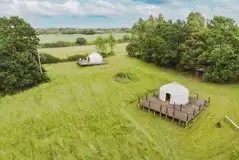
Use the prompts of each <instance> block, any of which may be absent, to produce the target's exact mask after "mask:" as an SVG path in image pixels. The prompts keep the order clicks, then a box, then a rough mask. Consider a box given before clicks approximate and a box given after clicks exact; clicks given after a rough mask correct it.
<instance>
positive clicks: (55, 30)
mask: <svg viewBox="0 0 239 160" xmlns="http://www.w3.org/2000/svg"><path fill="white" fill-rule="evenodd" d="M129 32H130V29H129V28H96V29H91V28H36V34H37V35H43V34H86V35H93V34H104V33H129Z"/></svg>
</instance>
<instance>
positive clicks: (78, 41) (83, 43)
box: [76, 37, 87, 45]
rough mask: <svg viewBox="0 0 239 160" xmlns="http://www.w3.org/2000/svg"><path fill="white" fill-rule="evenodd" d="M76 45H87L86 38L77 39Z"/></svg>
mask: <svg viewBox="0 0 239 160" xmlns="http://www.w3.org/2000/svg"><path fill="white" fill-rule="evenodd" d="M76 44H78V45H86V44H87V41H86V39H85V38H84V37H79V38H77V39H76Z"/></svg>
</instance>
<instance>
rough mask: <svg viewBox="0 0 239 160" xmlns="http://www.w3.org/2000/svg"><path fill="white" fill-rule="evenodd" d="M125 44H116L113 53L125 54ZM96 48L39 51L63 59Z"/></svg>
mask: <svg viewBox="0 0 239 160" xmlns="http://www.w3.org/2000/svg"><path fill="white" fill-rule="evenodd" d="M126 45H127V44H126V43H123V44H117V45H116V48H115V51H116V52H117V53H118V54H123V53H125V47H126ZM95 51H96V48H95V46H78V47H63V48H44V49H39V52H40V53H48V54H51V55H53V56H56V57H59V58H65V57H67V56H71V55H75V54H85V53H91V52H95Z"/></svg>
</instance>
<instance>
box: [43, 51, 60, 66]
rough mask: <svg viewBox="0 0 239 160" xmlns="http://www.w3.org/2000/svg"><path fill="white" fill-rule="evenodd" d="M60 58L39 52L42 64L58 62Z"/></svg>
mask: <svg viewBox="0 0 239 160" xmlns="http://www.w3.org/2000/svg"><path fill="white" fill-rule="evenodd" d="M59 62H61V59H60V58H58V57H55V56H53V55H50V54H48V53H41V63H42V64H49V63H59Z"/></svg>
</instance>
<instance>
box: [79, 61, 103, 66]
mask: <svg viewBox="0 0 239 160" xmlns="http://www.w3.org/2000/svg"><path fill="white" fill-rule="evenodd" d="M77 63H78V64H79V65H80V66H95V65H103V64H107V62H106V61H103V62H102V63H99V64H94V63H90V62H88V61H77Z"/></svg>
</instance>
